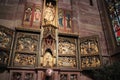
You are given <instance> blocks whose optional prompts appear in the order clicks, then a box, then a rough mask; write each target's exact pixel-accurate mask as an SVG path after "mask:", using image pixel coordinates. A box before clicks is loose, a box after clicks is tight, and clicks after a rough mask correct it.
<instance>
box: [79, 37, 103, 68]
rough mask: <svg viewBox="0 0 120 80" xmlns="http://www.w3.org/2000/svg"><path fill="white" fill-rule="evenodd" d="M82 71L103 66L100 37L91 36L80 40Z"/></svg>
mask: <svg viewBox="0 0 120 80" xmlns="http://www.w3.org/2000/svg"><path fill="white" fill-rule="evenodd" d="M79 49H80V60H81V65H80V67H81V69H90V68H97V67H100V66H101V63H102V62H101V55H100V47H99V37H98V36H89V37H84V38H80V48H79Z"/></svg>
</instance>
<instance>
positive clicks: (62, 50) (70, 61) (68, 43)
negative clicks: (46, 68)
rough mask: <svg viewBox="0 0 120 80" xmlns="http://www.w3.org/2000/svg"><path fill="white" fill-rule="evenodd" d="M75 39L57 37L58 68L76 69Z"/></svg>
mask: <svg viewBox="0 0 120 80" xmlns="http://www.w3.org/2000/svg"><path fill="white" fill-rule="evenodd" d="M77 55H78V54H77V39H75V38H70V37H59V42H58V67H61V68H77Z"/></svg>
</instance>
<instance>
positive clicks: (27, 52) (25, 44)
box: [13, 32, 39, 67]
mask: <svg viewBox="0 0 120 80" xmlns="http://www.w3.org/2000/svg"><path fill="white" fill-rule="evenodd" d="M38 48H39V34H34V33H24V32H17V34H16V42H15V48H14V61H13V62H14V63H13V64H14V66H32V67H34V66H35V64H36V56H37V55H38Z"/></svg>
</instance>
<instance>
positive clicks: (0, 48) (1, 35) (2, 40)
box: [0, 26, 14, 66]
mask: <svg viewBox="0 0 120 80" xmlns="http://www.w3.org/2000/svg"><path fill="white" fill-rule="evenodd" d="M13 34H14V31H13V30H11V29H8V28H6V27H4V26H0V66H1V65H5V66H7V65H8V63H9V55H10V53H11V47H12V40H13Z"/></svg>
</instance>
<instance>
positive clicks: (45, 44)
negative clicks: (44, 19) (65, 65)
mask: <svg viewBox="0 0 120 80" xmlns="http://www.w3.org/2000/svg"><path fill="white" fill-rule="evenodd" d="M43 29H44V31H43V37H42V42H41V57H40V66H42V67H55V66H56V56H57V52H56V51H57V49H56V48H57V47H56V44H57V43H56V34H57V33H56V27H54V26H52V25H47V26H43Z"/></svg>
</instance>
